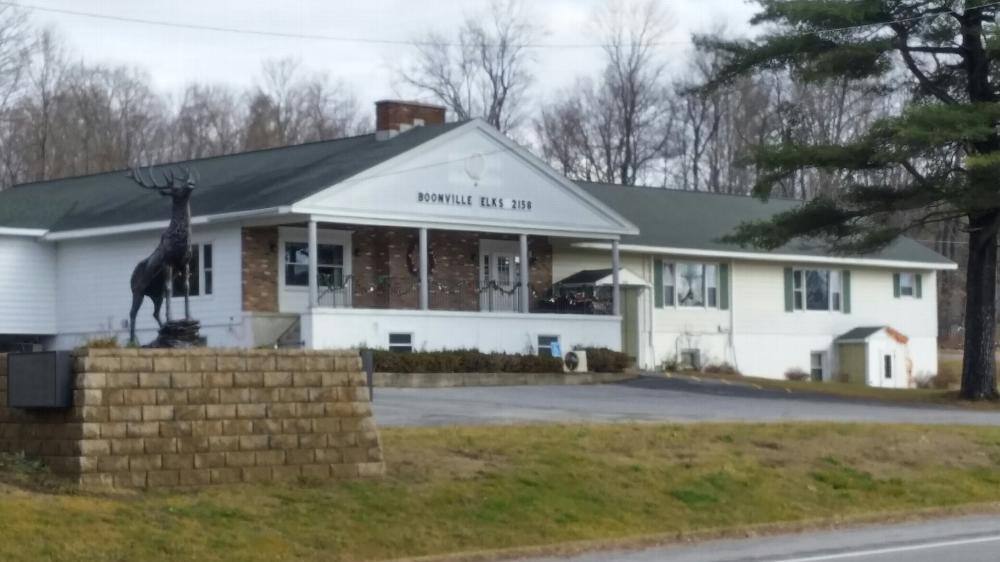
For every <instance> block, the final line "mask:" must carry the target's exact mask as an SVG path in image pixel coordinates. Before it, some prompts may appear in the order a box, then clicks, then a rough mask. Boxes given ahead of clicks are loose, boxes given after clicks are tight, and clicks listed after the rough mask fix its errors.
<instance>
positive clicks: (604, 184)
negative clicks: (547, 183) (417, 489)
mask: <svg viewBox="0 0 1000 562" xmlns="http://www.w3.org/2000/svg"><path fill="white" fill-rule="evenodd" d="M573 183H576V184H578V185H581V184H587V185H593V186H597V187H608V188H618V187H624V188H629V189H647V190H650V191H667V192H671V193H690V194H692V195H712V196H719V197H737V198H740V199H753V200H755V201H758V202H761V203H767V202H768V201H789V202H793V203H796V202H798V203H801V202H803V201H804V200H803V199H796V198H794V197H783V196H771V197H768V198H767V201H762V200H761V199H760V198H759V197H756V196H754V195H752V194H749V193H747V194H744V193H720V192H717V191H703V190H700V189H681V188H677V187H667V186H654V185H625V184H622V183H608V182H603V181H588V180H573Z"/></svg>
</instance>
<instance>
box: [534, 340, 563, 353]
mask: <svg viewBox="0 0 1000 562" xmlns="http://www.w3.org/2000/svg"><path fill="white" fill-rule="evenodd" d="M538 354H539V355H541V356H542V357H562V350H561V349H560V346H559V336H538Z"/></svg>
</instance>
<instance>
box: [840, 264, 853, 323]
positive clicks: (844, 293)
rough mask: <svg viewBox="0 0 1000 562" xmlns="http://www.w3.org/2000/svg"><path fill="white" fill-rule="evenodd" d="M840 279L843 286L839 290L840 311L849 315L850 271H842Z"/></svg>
mask: <svg viewBox="0 0 1000 562" xmlns="http://www.w3.org/2000/svg"><path fill="white" fill-rule="evenodd" d="M840 279H841V283H842V284H843V287H841V289H840V290H841V295H840V300H841V303H840V310H842V311H843V312H844V314H850V313H851V271H850V270H849V269H845V270H844V271H843V273H841V274H840Z"/></svg>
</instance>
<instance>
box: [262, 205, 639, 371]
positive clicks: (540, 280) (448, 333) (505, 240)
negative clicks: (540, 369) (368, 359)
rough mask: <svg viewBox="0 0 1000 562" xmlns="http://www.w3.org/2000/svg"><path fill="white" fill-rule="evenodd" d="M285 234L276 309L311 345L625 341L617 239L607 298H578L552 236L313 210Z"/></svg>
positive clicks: (535, 348)
mask: <svg viewBox="0 0 1000 562" xmlns="http://www.w3.org/2000/svg"><path fill="white" fill-rule="evenodd" d="M303 226H304V228H303ZM497 230H501V229H497ZM504 230H505V229H504ZM278 238H279V245H280V246H281V250H280V254H281V262H282V263H281V268H280V271H279V285H280V287H279V301H280V309H281V311H282V312H296V313H298V314H301V318H302V320H301V340H302V343H303V344H304V345H305V346H306V347H308V348H315V349H321V348H342V347H356V346H368V347H378V348H389V349H396V350H399V351H406V350H418V349H428V350H430V349H459V348H475V349H479V350H482V351H504V352H517V353H527V352H531V353H534V352H539V350H543V351H548V350H549V349H550V348H551V343H552V342H559V345H558V346H556V347H557V348H561V349H570V348H572V347H574V346H600V347H611V348H614V349H619V348H620V347H621V291H620V286H619V279H618V271H619V270H620V267H619V264H618V262H619V254H618V243H617V240H612V248H611V252H609V256H608V265H609V266H611V267H609V272H610V273H611V274H610V276H609V287H608V291H606V292H605V293H604V295H603V297H604V298H602V299H599V300H588V301H587V302H575V301H573V300H572V299H567V298H566V296H565V295H562V294H560V293H559V292H557V291H554V290H553V279H552V245H551V243H550V237H549V236H548V235H546V234H539V233H530V232H519V233H511V232H509V231H500V232H497V231H491V230H485V229H483V230H476V231H469V230H452V229H442V228H431V227H416V228H412V227H410V228H407V227H401V226H398V225H350V224H344V223H342V222H338V221H329V220H324V219H323V218H322V217H315V216H313V217H309V220H308V221H307V222H306V223H305V224H304V225H297V226H287V227H279V236H278Z"/></svg>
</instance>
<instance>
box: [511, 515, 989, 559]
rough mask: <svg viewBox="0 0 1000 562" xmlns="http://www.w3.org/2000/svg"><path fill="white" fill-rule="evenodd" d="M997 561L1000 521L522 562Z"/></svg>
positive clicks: (940, 522) (892, 527) (936, 523)
mask: <svg viewBox="0 0 1000 562" xmlns="http://www.w3.org/2000/svg"><path fill="white" fill-rule="evenodd" d="M834 560H837V561H841V562H896V561H900V560H905V561H906V562H944V561H947V562H996V561H997V560H1000V517H997V516H995V515H992V516H977V517H963V518H955V519H942V520H937V521H928V522H923V523H910V524H903V525H889V526H876V527H865V528H856V529H844V530H838V531H827V532H820V533H804V534H799V535H786V536H774V537H767V538H758V539H747V540H734V541H714V542H708V543H703V544H699V545H694V546H679V547H677V546H675V547H658V548H651V549H648V550H641V551H633V552H629V551H615V552H598V553H591V554H586V555H582V556H576V557H572V558H544V559H534V560H525V561H522V562H609V561H614V562H765V561H766V562H830V561H834Z"/></svg>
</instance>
